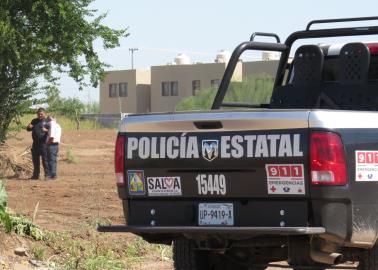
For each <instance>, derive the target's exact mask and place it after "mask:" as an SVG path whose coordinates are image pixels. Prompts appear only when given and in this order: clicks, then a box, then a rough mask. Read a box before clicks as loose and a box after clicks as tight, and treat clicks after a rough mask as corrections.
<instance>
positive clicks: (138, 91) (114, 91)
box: [100, 70, 151, 114]
mask: <svg viewBox="0 0 378 270" xmlns="http://www.w3.org/2000/svg"><path fill="white" fill-rule="evenodd" d="M150 93H151V74H150V70H116V71H109V72H108V74H107V75H106V77H105V79H104V80H103V81H102V82H101V83H100V112H101V113H102V114H113V113H146V112H150V111H151V96H150Z"/></svg>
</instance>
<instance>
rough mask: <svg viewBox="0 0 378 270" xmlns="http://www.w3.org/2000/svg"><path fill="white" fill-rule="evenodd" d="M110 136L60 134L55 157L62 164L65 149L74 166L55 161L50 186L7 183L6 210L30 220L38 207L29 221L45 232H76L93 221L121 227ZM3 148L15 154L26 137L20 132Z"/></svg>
mask: <svg viewBox="0 0 378 270" xmlns="http://www.w3.org/2000/svg"><path fill="white" fill-rule="evenodd" d="M115 136H116V132H115V131H114V130H98V131H97V130H96V131H79V132H75V131H73V132H65V133H64V134H63V138H62V144H61V146H60V149H59V151H60V156H61V157H63V158H66V157H67V151H69V150H68V149H71V152H72V154H73V157H74V159H75V160H76V163H69V162H67V161H64V160H60V161H59V163H58V179H57V180H55V181H51V180H50V181H45V180H43V179H42V178H43V177H42V176H41V180H37V181H33V180H28V179H27V177H24V178H9V179H8V180H7V182H6V190H7V192H8V197H9V207H10V208H12V209H13V210H15V211H16V212H17V213H20V214H23V215H26V216H28V217H32V216H33V212H34V210H35V207H36V205H37V204H38V212H37V216H36V220H35V221H36V223H37V224H38V225H39V226H41V227H42V228H46V229H49V230H69V231H71V230H76V229H78V228H79V227H80V226H82V225H83V224H91V223H94V222H96V221H97V220H98V219H101V220H104V221H109V222H111V223H114V224H116V223H117V224H121V223H123V222H124V220H123V213H122V206H121V202H120V200H119V199H118V196H117V190H116V186H115V180H114V173H113V148H114V141H115ZM7 143H8V144H9V145H10V146H11V147H12V149H14V150H15V151H16V152H18V153H20V152H22V151H23V150H24V149H25V148H26V147H27V146H28V145H30V144H31V138H30V134H29V133H27V132H22V133H20V134H18V135H17V137H14V138H12V139H10V140H8V141H7Z"/></svg>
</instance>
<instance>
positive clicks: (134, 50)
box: [129, 48, 138, 69]
mask: <svg viewBox="0 0 378 270" xmlns="http://www.w3.org/2000/svg"><path fill="white" fill-rule="evenodd" d="M129 51H130V52H131V69H134V52H136V51H138V48H129Z"/></svg>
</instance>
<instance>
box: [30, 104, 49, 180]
mask: <svg viewBox="0 0 378 270" xmlns="http://www.w3.org/2000/svg"><path fill="white" fill-rule="evenodd" d="M46 127H47V120H46V112H45V110H44V109H43V108H39V109H38V110H37V118H34V119H33V120H32V121H31V122H30V124H29V125H28V126H27V127H26V130H27V131H31V132H32V138H33V145H32V149H31V152H32V159H33V166H34V170H33V175H32V177H31V178H30V179H33V180H37V179H39V173H40V166H41V165H40V158H41V157H42V165H43V169H44V171H45V177H48V176H49V175H48V174H49V173H48V172H49V169H48V162H47V145H46V142H47V132H46V131H45V130H44V128H46Z"/></svg>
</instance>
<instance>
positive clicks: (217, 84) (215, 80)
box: [210, 79, 219, 88]
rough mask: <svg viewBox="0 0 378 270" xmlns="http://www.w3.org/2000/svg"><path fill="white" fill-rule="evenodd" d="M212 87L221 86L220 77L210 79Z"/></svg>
mask: <svg viewBox="0 0 378 270" xmlns="http://www.w3.org/2000/svg"><path fill="white" fill-rule="evenodd" d="M210 85H211V88H218V87H219V79H214V80H211V81H210Z"/></svg>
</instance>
